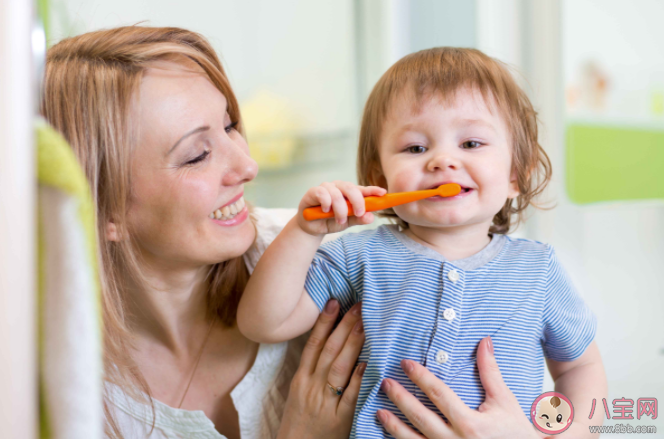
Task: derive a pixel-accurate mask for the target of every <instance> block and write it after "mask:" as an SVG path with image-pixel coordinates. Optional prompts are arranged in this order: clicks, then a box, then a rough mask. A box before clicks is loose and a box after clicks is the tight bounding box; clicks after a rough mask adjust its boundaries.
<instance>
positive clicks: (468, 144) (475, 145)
mask: <svg viewBox="0 0 664 439" xmlns="http://www.w3.org/2000/svg"><path fill="white" fill-rule="evenodd" d="M481 145H482V144H481V143H480V142H475V141H474V140H468V141H467V142H463V144H462V145H461V146H462V147H463V149H475V148H478V147H479V146H481Z"/></svg>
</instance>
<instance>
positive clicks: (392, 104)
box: [238, 48, 604, 438]
mask: <svg viewBox="0 0 664 439" xmlns="http://www.w3.org/2000/svg"><path fill="white" fill-rule="evenodd" d="M550 173H551V171H550V163H549V160H548V158H547V156H546V154H545V153H544V150H543V149H542V147H541V146H540V145H539V144H538V141H537V118H536V113H535V111H534V110H533V108H532V105H531V103H530V101H529V100H528V98H527V96H526V94H525V93H524V92H523V91H522V90H521V89H520V88H519V87H518V86H517V85H516V83H515V81H514V79H513V78H512V76H511V75H510V73H509V72H508V71H507V69H506V68H505V67H504V66H503V65H501V64H500V63H499V62H498V61H496V60H494V59H492V58H489V57H488V56H486V55H484V54H483V53H481V52H479V51H477V50H472V49H458V48H435V49H430V50H425V51H421V52H418V53H414V54H411V55H408V56H406V57H405V58H403V59H401V60H400V61H398V62H397V63H396V64H395V65H394V66H392V67H391V68H390V69H389V70H388V71H387V72H386V73H385V74H384V75H383V77H382V78H381V79H380V80H379V81H378V83H377V84H376V86H375V87H374V89H373V91H372V93H371V95H370V96H369V99H368V101H367V104H366V107H365V110H364V115H363V120H362V128H361V133H360V146H359V155H358V176H359V181H360V184H362V185H364V186H356V185H353V184H351V183H344V182H335V183H324V184H322V185H321V186H318V187H315V188H312V189H310V190H309V191H308V192H307V194H306V195H305V196H304V198H303V199H302V202H301V203H300V207H299V212H298V215H297V216H296V217H295V218H293V220H291V222H290V223H289V224H288V225H287V226H286V227H285V228H284V230H283V231H282V233H281V234H280V235H279V236H278V237H277V239H276V240H275V241H274V243H273V244H272V245H271V246H270V247H269V248H268V249H267V251H266V252H265V254H264V256H263V257H262V259H261V260H260V262H259V263H258V266H257V267H256V269H255V271H254V273H253V275H252V277H251V279H250V281H249V285H248V286H247V288H246V290H245V292H244V296H243V298H242V301H241V304H240V309H239V314H238V324H239V326H240V330H242V331H243V332H244V333H245V335H246V336H247V337H249V338H252V339H254V340H256V341H261V342H280V341H284V340H288V339H291V338H294V337H296V336H298V335H300V334H302V333H304V332H306V331H307V330H309V329H311V327H312V326H313V324H314V322H315V320H316V318H317V316H318V314H319V312H320V311H321V310H322V308H323V306H324V305H325V303H326V302H327V301H328V300H329V299H330V298H335V299H337V300H338V301H339V303H340V305H341V309H342V311H347V310H348V309H349V308H350V307H351V306H352V305H353V304H355V303H357V302H362V320H363V324H364V330H365V335H366V341H365V346H364V348H363V350H362V353H361V354H360V361H362V362H366V363H367V368H366V371H365V373H364V377H363V380H362V385H361V389H360V396H359V399H358V403H357V408H356V412H355V419H354V422H353V429H352V432H351V437H353V438H354V437H360V438H370V437H383V436H384V432H383V430H382V428H381V426H380V424H379V422H378V421H377V419H376V411H377V410H378V409H388V410H390V411H392V412H393V413H396V414H397V415H398V416H400V417H401V419H402V420H404V421H406V418H405V417H403V415H402V414H401V413H400V412H399V411H398V409H396V407H395V406H394V405H393V404H392V402H391V401H390V400H389V399H388V398H387V396H386V395H385V394H384V393H383V392H381V390H380V385H381V382H382V380H383V379H384V378H392V379H394V380H396V381H398V382H399V383H401V384H402V385H403V386H404V387H405V388H406V389H407V390H409V391H410V392H411V393H413V394H415V395H416V396H417V397H418V398H419V399H420V400H421V401H422V402H423V404H424V405H425V406H427V407H428V408H429V409H431V410H433V411H435V412H436V413H439V414H440V412H439V410H438V409H437V408H436V407H435V406H434V405H433V404H432V403H431V402H430V401H429V400H428V399H427V398H426V396H425V395H424V394H423V392H422V391H421V390H419V389H418V388H417V387H416V386H415V385H414V384H413V383H412V382H411V381H410V380H409V379H408V378H407V377H406V375H405V374H404V372H403V371H402V369H401V367H400V361H401V360H402V359H404V358H407V359H411V360H414V361H418V362H419V363H420V364H423V365H424V366H426V367H427V369H428V370H430V371H431V372H433V373H434V374H435V375H436V376H437V377H438V378H440V379H441V380H442V381H444V382H445V383H446V384H447V385H448V386H450V387H451V388H452V389H453V390H454V391H455V392H456V394H457V395H458V396H459V397H460V398H461V399H462V400H463V401H464V402H465V403H466V404H467V405H468V406H469V407H471V408H474V409H475V408H477V407H478V406H479V405H480V404H481V403H482V402H483V400H484V390H483V388H482V385H481V383H480V380H479V374H478V371H477V367H476V358H475V354H476V349H477V346H478V343H479V342H480V340H481V339H482V338H484V337H486V336H487V335H490V336H491V337H492V340H493V345H494V351H495V356H496V360H497V362H498V364H499V366H500V370H501V372H502V375H503V377H504V380H505V382H506V384H507V385H508V386H509V388H510V390H511V391H512V392H513V393H514V395H515V396H516V397H517V399H518V400H519V403H520V405H521V408H522V409H523V412H524V414H526V415H528V414H529V411H530V406H531V404H532V403H533V401H534V400H535V399H536V397H537V396H538V395H539V394H540V393H541V392H542V379H543V366H544V359H545V358H546V359H547V365H548V367H549V371H550V372H551V374H552V376H553V378H554V380H555V381H556V391H558V392H561V393H563V394H565V395H566V396H568V397H569V398H570V399H571V400H575V399H577V400H579V399H582V400H585V399H588V402H590V400H591V399H592V398H593V397H597V396H598V395H596V394H595V393H597V392H598V391H599V392H601V389H602V388H603V385H604V384H603V383H604V375H603V374H604V372H603V367H602V364H601V360H600V358H599V353H598V350H597V348H596V346H595V345H594V342H593V338H594V335H595V319H594V317H593V315H592V313H591V312H590V311H589V309H588V308H587V307H586V305H585V304H584V302H583V301H582V299H581V298H580V297H579V296H578V294H577V293H576V291H575V290H574V288H573V286H572V285H571V283H570V281H569V279H568V278H567V276H566V275H565V272H564V270H563V269H562V267H561V266H560V265H559V263H558V260H557V258H556V256H555V254H554V252H553V250H552V248H551V247H550V246H548V245H545V244H541V243H539V242H534V241H528V240H524V239H513V238H509V237H507V236H506V233H508V232H509V231H510V229H512V228H513V227H514V226H515V223H518V221H519V220H520V218H521V215H522V213H523V212H524V210H525V209H526V208H527V207H528V206H529V205H530V204H531V201H532V199H533V197H534V196H536V195H537V194H539V193H540V192H541V191H542V190H543V189H544V187H545V185H546V184H547V183H548V180H549V178H550ZM445 183H457V184H459V185H460V186H461V188H462V191H461V193H460V194H458V195H457V196H455V197H451V198H441V197H433V198H428V199H425V200H422V201H417V202H413V203H409V204H404V205H401V206H397V207H394V208H393V209H389V210H387V211H385V212H383V215H386V216H388V217H390V218H393V219H394V220H395V222H396V224H393V225H386V226H380V227H378V228H377V229H375V230H370V231H364V232H361V233H351V234H346V235H344V236H342V237H341V238H339V239H337V240H335V241H332V242H329V243H327V244H325V245H323V246H321V247H320V248H319V245H320V243H321V240H322V237H323V235H324V234H326V233H331V232H338V231H340V230H343V229H345V228H347V227H349V226H352V225H356V224H368V223H370V222H371V221H372V220H373V215H372V214H371V213H366V212H365V211H364V199H363V197H364V196H369V195H378V196H380V195H383V194H385V193H386V190H387V191H389V192H405V191H415V190H422V189H431V188H436V187H438V186H440V185H441V184H445ZM344 197H345V198H346V199H348V200H349V201H350V202H351V204H352V206H353V209H354V211H355V212H356V216H355V217H350V218H347V213H348V209H347V206H346V204H345V200H344ZM314 205H321V206H322V207H323V210H325V211H329V209H333V211H334V214H335V217H336V218H333V219H328V220H318V221H312V222H307V221H305V220H304V219H303V217H302V211H303V209H305V208H307V207H310V206H314ZM343 384H344V383H330V386H331V387H333V388H334V387H335V386H341V385H343ZM598 389H599V390H598ZM593 392H594V393H593ZM599 397H601V395H599Z"/></svg>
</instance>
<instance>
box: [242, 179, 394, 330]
mask: <svg viewBox="0 0 664 439" xmlns="http://www.w3.org/2000/svg"><path fill="white" fill-rule="evenodd" d="M384 194H385V189H383V188H379V187H373V186H370V187H362V186H357V185H354V184H352V183H345V182H334V183H323V184H322V185H320V186H317V187H314V188H312V189H309V191H307V193H306V194H305V196H304V198H302V201H301V202H300V206H299V209H298V213H297V215H296V216H295V217H294V218H293V219H292V220H291V221H290V222H289V223H288V224H287V225H286V227H285V228H284V230H283V231H282V232H281V233H280V234H279V236H277V238H276V239H275V240H274V242H273V243H272V244H271V245H270V246H269V247H268V248H267V250H265V253H264V254H263V256H262V257H261V259H260V260H259V261H258V264H257V265H256V268H255V270H254V272H253V274H252V275H251V278H250V279H249V283H248V284H247V287H246V288H245V290H244V293H243V294H242V300H241V301H240V305H239V307H238V314H237V322H238V327H239V328H240V331H242V333H243V334H244V335H245V336H246V337H248V338H250V339H252V340H254V341H257V342H261V343H278V342H281V341H285V340H290V339H292V338H295V337H297V336H298V335H300V334H303V333H304V332H306V331H308V330H309V329H311V327H312V326H313V325H314V323H315V321H316V318H317V316H318V314H319V310H318V307H317V306H316V304H315V303H314V301H313V299H311V297H309V295H308V294H307V293H306V291H305V290H304V282H305V280H306V277H307V272H308V270H309V265H310V264H311V261H312V260H313V258H314V255H315V253H316V250H317V249H318V246H319V245H320V243H321V241H322V239H323V236H324V235H325V234H327V233H335V232H339V231H342V230H344V229H346V228H348V227H350V226H354V225H361V224H369V223H371V222H372V221H373V214H371V213H366V212H365V211H364V197H366V196H370V195H376V196H382V195H384ZM344 197H346V198H347V199H348V200H349V201H350V202H351V205H352V206H353V210H354V211H355V212H356V216H354V217H350V218H348V206H347V205H346V200H345V199H344ZM317 205H320V206H322V208H323V210H324V211H326V212H329V210H330V209H333V211H334V214H335V218H330V219H325V220H318V221H305V220H304V218H303V216H302V212H303V210H304V209H305V208H307V207H311V206H317Z"/></svg>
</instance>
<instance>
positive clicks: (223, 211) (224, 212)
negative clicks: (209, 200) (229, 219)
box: [221, 206, 231, 216]
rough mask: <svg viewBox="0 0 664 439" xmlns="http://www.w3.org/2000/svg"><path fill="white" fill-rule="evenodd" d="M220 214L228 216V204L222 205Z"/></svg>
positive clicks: (229, 212) (229, 210)
mask: <svg viewBox="0 0 664 439" xmlns="http://www.w3.org/2000/svg"><path fill="white" fill-rule="evenodd" d="M221 214H222V215H223V216H230V214H231V209H230V208H229V207H228V206H224V207H222V208H221Z"/></svg>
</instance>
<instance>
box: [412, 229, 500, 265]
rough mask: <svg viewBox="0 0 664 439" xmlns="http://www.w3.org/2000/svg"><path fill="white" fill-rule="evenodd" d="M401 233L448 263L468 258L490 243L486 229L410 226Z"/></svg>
mask: <svg viewBox="0 0 664 439" xmlns="http://www.w3.org/2000/svg"><path fill="white" fill-rule="evenodd" d="M403 233H404V234H405V235H406V236H408V237H409V238H410V239H412V240H414V241H416V242H418V243H420V244H422V245H424V246H426V247H429V248H430V249H432V250H434V251H436V252H438V253H440V254H441V255H443V256H445V259H447V260H448V261H457V260H459V259H465V258H468V257H470V256H472V255H474V254H476V253H479V252H480V251H481V250H482V249H483V248H484V247H486V246H487V245H489V243H490V242H491V237H490V236H489V232H488V228H485V227H481V228H480V227H468V228H465V227H464V228H433V227H423V226H415V225H410V227H409V228H407V229H405V230H404V232H403Z"/></svg>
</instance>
